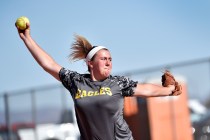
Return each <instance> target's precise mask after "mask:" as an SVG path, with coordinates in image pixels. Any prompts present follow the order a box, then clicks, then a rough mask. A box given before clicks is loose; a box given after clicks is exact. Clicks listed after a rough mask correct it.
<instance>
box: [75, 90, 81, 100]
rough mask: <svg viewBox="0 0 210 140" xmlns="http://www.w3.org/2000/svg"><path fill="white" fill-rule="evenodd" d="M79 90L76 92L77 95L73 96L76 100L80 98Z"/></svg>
mask: <svg viewBox="0 0 210 140" xmlns="http://www.w3.org/2000/svg"><path fill="white" fill-rule="evenodd" d="M80 95H81V90H79V89H78V90H77V93H76V96H75V99H78V98H80V97H81V96H80Z"/></svg>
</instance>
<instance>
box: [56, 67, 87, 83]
mask: <svg viewBox="0 0 210 140" xmlns="http://www.w3.org/2000/svg"><path fill="white" fill-rule="evenodd" d="M59 77H60V78H61V79H63V78H65V79H66V78H67V79H74V80H81V79H84V78H85V77H87V74H80V73H78V72H76V71H72V70H69V69H67V68H64V67H63V68H61V70H60V71H59Z"/></svg>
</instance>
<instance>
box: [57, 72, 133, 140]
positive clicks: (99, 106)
mask: <svg viewBox="0 0 210 140" xmlns="http://www.w3.org/2000/svg"><path fill="white" fill-rule="evenodd" d="M59 77H60V80H61V81H62V84H63V85H64V86H65V88H67V89H68V90H69V91H70V93H71V96H72V98H73V100H74V106H75V112H76V118H77V123H78V126H79V130H80V133H81V139H82V140H133V137H132V133H131V131H130V129H129V128H128V125H127V123H126V122H125V120H124V119H123V108H124V96H132V95H133V93H134V91H133V89H134V88H135V87H136V85H137V82H134V81H132V80H130V79H128V78H126V77H123V76H109V77H108V78H107V79H105V80H104V81H101V82H98V81H92V80H91V78H90V75H89V74H79V73H77V72H74V71H70V70H67V69H65V68H62V69H61V70H60V72H59Z"/></svg>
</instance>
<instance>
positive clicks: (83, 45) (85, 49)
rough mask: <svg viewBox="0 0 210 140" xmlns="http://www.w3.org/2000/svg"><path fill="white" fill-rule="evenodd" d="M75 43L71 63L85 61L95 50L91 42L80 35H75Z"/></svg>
mask: <svg viewBox="0 0 210 140" xmlns="http://www.w3.org/2000/svg"><path fill="white" fill-rule="evenodd" d="M74 37H75V41H74V42H73V43H72V45H71V53H70V55H69V59H70V61H78V60H82V59H85V58H86V56H87V54H88V53H89V51H90V50H91V49H92V48H93V46H92V45H91V44H90V42H89V41H88V40H87V39H86V38H84V37H83V36H80V35H74Z"/></svg>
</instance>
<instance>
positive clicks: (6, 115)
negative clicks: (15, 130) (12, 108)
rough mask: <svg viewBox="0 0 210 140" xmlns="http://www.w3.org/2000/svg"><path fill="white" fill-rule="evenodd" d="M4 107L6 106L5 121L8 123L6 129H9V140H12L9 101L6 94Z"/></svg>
mask: <svg viewBox="0 0 210 140" xmlns="http://www.w3.org/2000/svg"><path fill="white" fill-rule="evenodd" d="M4 104H5V105H4V106H5V121H6V129H7V138H8V140H10V117H9V101H8V94H7V93H5V94H4Z"/></svg>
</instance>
